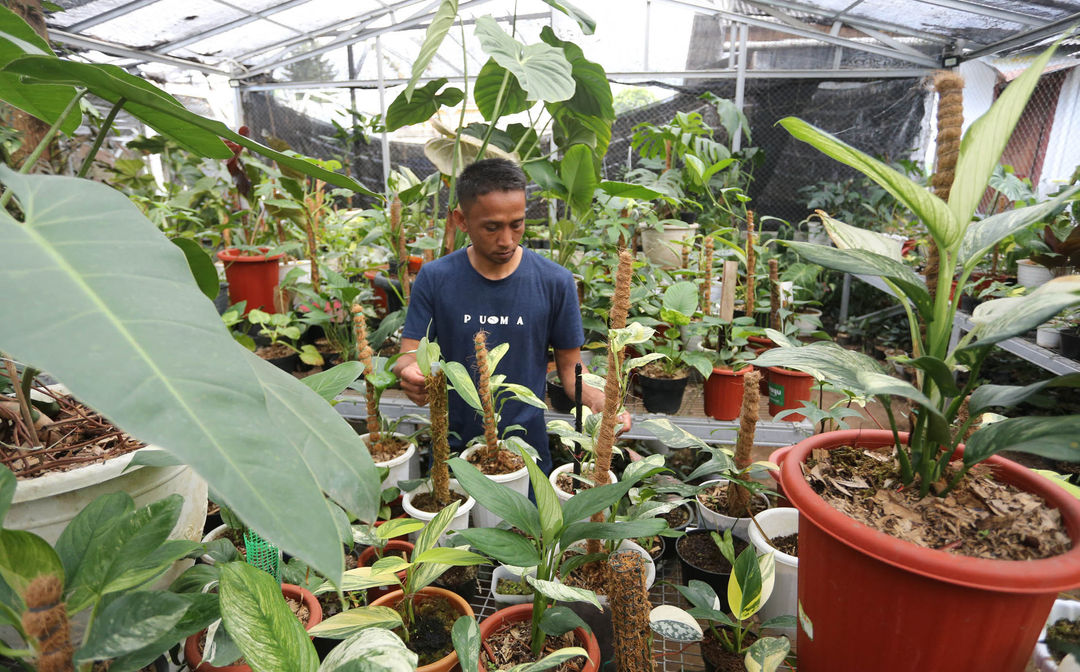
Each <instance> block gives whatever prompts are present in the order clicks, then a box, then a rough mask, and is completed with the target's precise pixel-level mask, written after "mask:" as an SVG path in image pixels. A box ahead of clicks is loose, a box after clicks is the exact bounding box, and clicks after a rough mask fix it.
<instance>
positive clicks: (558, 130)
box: [544, 102, 675, 175]
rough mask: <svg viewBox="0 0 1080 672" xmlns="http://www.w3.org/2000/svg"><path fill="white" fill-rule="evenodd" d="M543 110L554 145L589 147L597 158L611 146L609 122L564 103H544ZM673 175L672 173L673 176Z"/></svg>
mask: <svg viewBox="0 0 1080 672" xmlns="http://www.w3.org/2000/svg"><path fill="white" fill-rule="evenodd" d="M544 109H546V110H547V111H548V114H550V115H551V118H552V121H553V122H554V123H553V124H552V129H551V135H552V137H553V138H554V140H555V145H556V146H557V147H558V148H559V149H562V150H564V151H565V150H567V149H569V148H570V147H573V146H574V145H577V144H583V145H589V146H590V147H592V148H594V149H595V150H596V155H597V156H603V155H604V154H606V153H607V150H608V145H610V144H611V122H610V121H608V120H607V119H604V118H603V117H600V116H593V115H581V114H578V113H577V112H575V111H574V110H573V109H571V108H570V106H569V105H568V104H567V103H565V102H560V103H546V104H545V105H544ZM674 174H675V173H672V175H674Z"/></svg>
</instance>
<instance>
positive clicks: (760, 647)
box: [743, 637, 791, 672]
mask: <svg viewBox="0 0 1080 672" xmlns="http://www.w3.org/2000/svg"><path fill="white" fill-rule="evenodd" d="M790 650H791V642H789V641H788V639H787V637H762V638H761V639H759V640H757V641H755V642H754V643H753V644H751V645H750V648H748V649H747V650H746V656H744V658H743V663H744V664H745V665H746V672H776V670H777V669H779V668H780V665H782V664H783V662H784V659H785V658H787V655H788V651H790Z"/></svg>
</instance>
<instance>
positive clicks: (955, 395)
mask: <svg viewBox="0 0 1080 672" xmlns="http://www.w3.org/2000/svg"><path fill="white" fill-rule="evenodd" d="M1053 52H1054V48H1051V49H1049V50H1047V51H1045V52H1044V53H1043V54H1042V55H1040V56H1039V57H1038V58H1036V59H1035V61H1034V62H1033V63H1032V65H1031V66H1030V67H1029V68H1028V69H1027V70H1026V71H1025V72H1024V73H1023V74H1022V75H1021V76H1019V77H1017V78H1016V79H1015V80H1013V82H1012V83H1011V84H1010V85H1009V87H1008V88H1007V89H1006V90H1005V91H1004V92H1003V93H1002V95H1001V96H1000V97H998V99H997V100H996V101H995V102H994V104H993V105H992V106H991V108H990V109H989V111H987V113H986V114H984V115H983V116H982V117H980V118H979V119H978V120H977V121H975V123H973V124H972V125H971V126H970V128H969V129H968V131H967V133H965V134H964V137H963V139H962V141H961V143H960V149H959V156H958V160H957V164H956V170H955V179H954V180H953V183H952V188H951V191H950V192H949V196H948V200H947V201H946V200H943V199H942V198H940V197H939V196H937V195H935V194H934V193H931V192H930V191H928V190H927V189H926V188H925V187H923V186H921V185H919V184H917V183H916V182H914V181H913V180H911V179H910V178H908V177H906V176H904V175H902V174H901V173H899V172H897V171H896V170H894V169H893V168H891V167H889V166H887V165H886V164H884V163H882V162H881V161H878V160H877V159H874V158H872V157H870V156H868V155H866V154H864V153H862V152H860V151H859V150H857V149H855V148H853V147H851V146H849V145H847V144H845V143H843V142H841V141H840V140H838V139H837V138H835V137H833V136H831V135H829V134H827V133H825V132H824V131H821V130H819V129H817V128H814V127H813V126H811V125H810V124H808V123H806V122H805V121H802V120H800V119H796V118H792V117H789V118H786V119H783V120H781V121H780V124H781V125H783V126H784V128H786V129H787V130H788V132H790V133H791V134H792V135H793V136H795V137H796V138H797V139H799V140H802V141H804V142H807V143H809V144H811V145H813V146H814V147H815V148H817V149H818V150H820V151H822V152H824V153H825V154H827V155H828V156H831V157H832V158H834V159H836V160H838V161H840V162H842V163H845V164H847V165H848V166H851V167H852V168H855V169H856V170H858V171H860V172H862V173H863V174H864V175H866V176H867V177H869V178H870V179H872V180H873V181H874V182H876V183H877V184H878V185H880V186H881V187H882V188H883V189H885V190H886V191H888V192H889V193H890V194H892V195H893V196H894V197H895V198H896V199H897V200H898V201H900V202H901V203H903V204H904V205H905V206H906V207H907V208H908V209H910V210H911V211H912V212H913V213H914V214H915V215H916V216H917V217H918V218H919V219H921V220H922V222H923V223H924V224H925V226H926V228H927V231H928V233H929V236H930V238H931V240H932V241H933V244H934V246H936V248H937V251H938V254H939V256H940V263H939V271H938V273H937V276H936V277H933V276H931V277H929V278H927V279H925V280H924V278H923V277H921V276H920V275H918V274H916V272H915V271H914V270H913V269H912V268H910V267H909V266H907V265H905V264H904V263H903V260H902V258H901V257H900V255H899V252H898V251H897V250H896V248H895V244H893V241H891V240H890V239H888V238H886V237H885V236H883V235H882V234H879V233H875V232H873V231H868V230H865V229H859V228H856V227H853V226H849V225H848V224H845V223H843V222H840V221H838V220H835V219H832V218H831V217H823V222H824V224H825V227H826V229H827V230H828V232H829V235H830V237H831V238H832V239H833V242H834V243H835V244H836V247H835V248H832V247H825V246H821V245H814V244H811V243H805V242H795V241H786V242H785V243H784V244H786V245H788V246H790V247H791V248H792V249H794V250H795V251H796V252H797V253H799V254H800V255H801V256H803V257H804V258H805V259H806V260H808V261H810V262H813V263H816V264H820V265H822V266H825V267H827V268H831V269H835V270H839V271H844V272H848V273H863V274H867V275H873V276H878V277H881V278H882V279H883V280H884V281H885V283H886V284H887V285H888V286H889V288H890V289H891V290H892V294H893V295H894V296H896V297H897V299H898V300H899V302H900V305H901V306H903V308H904V312H905V314H906V315H907V321H908V330H909V332H910V335H911V341H912V344H913V349H914V353H913V355H914V357H913V358H910V359H908V358H904V359H903V361H902V363H904V364H906V365H908V366H912V367H915V368H916V369H917V380H916V384H915V385H912V384H909V383H906V382H904V381H901V380H897V379H895V378H892V377H891V376H887V375H885V374H883V373H881V372H880V371H879V369H878V367H877V364H876V363H875V361H874V360H873V359H872V358H870V357H868V356H866V355H862V354H861V353H856V352H852V351H849V350H845V349H843V348H841V347H840V346H837V345H835V344H832V343H813V344H810V345H807V346H804V347H798V348H790V347H781V348H776V349H773V350H770V351H767V352H765V353H763V354H762V355H761V356H759V357H758V359H757V361H756V362H755V363H756V364H760V365H761V366H786V367H789V368H793V369H798V370H800V371H805V372H807V373H811V374H813V375H815V376H816V377H818V378H824V379H827V380H830V381H832V382H834V383H836V384H837V385H838V386H840V387H842V388H844V389H847V390H851V391H853V392H856V393H858V394H867V395H873V396H875V397H880V398H881V399H883V401H884V405H885V408H886V410H887V411H888V412H889V414H890V424H891V425H892V429H893V435H894V437H895V447H896V456H897V460H898V462H899V468H900V477H901V480H902V482H903V484H904V485H905V486H914V485H917V487H918V489H919V494H920V496H926V495H928V494H930V493H931V492H932V491H933V492H934V493H935V494H937V495H940V496H943V495H944V494H946V493H947V492H949V491H950V490H952V489H953V488H954V487H955V486H956V485H957V484H958V483H959V482H960V480H961V479H962V478H963V477H964V475H965V474H967V472H968V471H969V470H970V469H971V467H972V466H974V465H975V464H977V463H979V462H981V461H982V460H984V459H986V458H987V457H990V456H991V455H994V454H995V453H998V452H1000V451H1002V450H1006V449H1009V450H1019V451H1023V452H1030V453H1035V454H1039V455H1042V456H1045V457H1050V458H1053V459H1063V460H1075V459H1076V457H1077V454H1076V436H1077V433H1078V432H1080V415H1072V416H1065V417H1054V418H1038V417H1019V418H1011V419H1008V420H1003V421H1001V422H995V423H992V424H986V425H984V426H982V427H980V428H978V429H976V430H975V432H974V433H973V434H970V437H969V438H968V439H967V440H966V448H965V450H964V454H963V462H962V464H961V465H960V467H959V468H958V469H957V470H956V471H955V473H954V475H952V476H951V477H949V478H947V479H946V468H947V466H948V465H949V462H950V460H951V459H952V456H953V453H954V449H955V448H956V446H957V445H958V443H959V442H960V441H962V440H964V438H963V437H964V436H965V435H967V434H968V430H969V429H971V427H972V425H973V424H974V423H975V422H976V421H977V420H978V418H979V416H980V415H981V414H982V413H983V412H984V411H986V410H988V409H989V408H991V407H996V406H1011V405H1013V404H1017V403H1020V402H1022V401H1023V400H1025V399H1027V398H1029V397H1030V396H1031V395H1033V394H1035V393H1036V392H1037V391H1038V390H1039V389H1041V388H1042V387H1044V386H1046V385H1047V384H1058V385H1073V384H1076V381H1075V380H1073V379H1072V378H1068V377H1066V378H1060V379H1058V380H1057V381H1056V382H1054V381H1051V382H1049V383H1047V382H1043V383H1036V384H1034V385H1028V386H1026V387H1019V386H1011V385H982V386H981V387H980V383H981V382H982V381H981V373H982V366H983V363H984V362H985V360H986V357H987V355H988V354H989V352H990V350H991V349H992V347H993V346H994V345H995V344H997V343H1000V342H1002V341H1004V340H1006V339H1008V338H1011V337H1013V336H1017V335H1019V334H1022V333H1024V332H1025V331H1028V330H1029V329H1033V328H1035V327H1036V326H1038V325H1039V324H1042V323H1043V322H1045V321H1046V320H1047V319H1049V318H1050V317H1052V316H1054V315H1056V314H1057V313H1059V312H1060V311H1061V310H1063V309H1065V308H1068V307H1070V306H1074V305H1077V304H1080V276H1075V275H1073V276H1065V277H1059V278H1056V279H1054V280H1052V281H1051V282H1049V283H1047V284H1045V285H1043V286H1042V287H1040V288H1038V289H1037V290H1035V291H1034V292H1032V293H1031V294H1030V295H1028V296H1021V297H1010V298H1003V299H996V300H992V301H987V302H985V303H982V304H981V305H979V306H978V307H977V308H976V309H975V312H974V313H973V315H972V321H973V322H974V326H973V328H972V330H971V331H969V332H968V333H967V334H965V335H964V336H963V338H961V339H959V341H957V342H956V343H955V344H953V343H952V341H951V336H952V331H953V326H954V323H955V318H956V311H957V309H958V306H959V300H960V292H953V291H952V286H953V283H954V282H955V283H956V285H957V286H963V285H964V284H965V283H966V282H967V280H968V278H969V276H970V275H971V273H972V272H973V271H974V270H975V268H976V267H977V266H978V264H979V263H980V262H981V261H982V259H983V258H984V257H985V256H986V255H987V254H988V253H989V251H990V250H991V249H992V248H993V247H994V245H995V244H996V243H998V242H999V241H1001V240H1002V239H1004V238H1005V237H1006V236H1008V235H1010V234H1012V233H1014V232H1016V231H1019V230H1021V229H1023V228H1024V227H1027V226H1029V225H1030V224H1031V223H1033V222H1036V221H1039V220H1042V219H1044V218H1046V217H1047V216H1049V215H1051V214H1052V213H1053V212H1055V211H1056V210H1058V209H1059V208H1061V207H1062V206H1063V205H1064V203H1065V202H1066V200H1068V199H1069V198H1071V197H1073V195H1074V194H1076V193H1077V191H1078V190H1080V187H1072V188H1070V189H1068V190H1066V191H1064V192H1062V193H1061V194H1059V195H1057V196H1056V197H1055V198H1053V199H1050V200H1048V201H1045V202H1042V203H1039V204H1036V205H1032V206H1028V207H1024V208H1018V209H1015V210H1010V211H1007V212H1003V213H1000V214H997V215H993V216H991V217H988V218H986V219H983V220H981V221H972V220H973V215H974V212H975V209H976V207H977V206H978V204H979V201H980V200H981V199H982V197H983V194H984V193H985V191H986V188H987V185H988V181H989V179H990V176H991V175H992V174H993V171H994V168H995V167H996V166H997V163H998V160H999V158H1000V156H1001V153H1002V151H1003V150H1004V148H1005V145H1006V143H1007V142H1008V140H1009V137H1010V136H1011V134H1012V131H1013V128H1014V127H1015V125H1016V123H1017V120H1018V119H1019V118H1020V115H1021V113H1022V112H1023V110H1024V108H1025V106H1026V104H1027V101H1028V98H1029V97H1030V96H1031V92H1032V91H1033V89H1034V87H1035V85H1036V83H1037V82H1038V80H1039V76H1040V74H1041V73H1042V69H1043V68H1044V67H1045V66H1046V63H1047V62H1048V60H1049V58H1050V56H1051V55H1052V54H1053ZM961 369H964V370H966V371H967V372H968V375H967V379H966V381H965V382H962V383H957V381H956V380H955V379H954V377H953V376H954V374H955V373H957V372H958V371H960V370H961ZM892 396H901V397H906V398H908V399H911V400H912V402H914V405H915V410H914V427H913V431H912V432H911V433H910V435H909V438H908V442H907V445H904V444H903V443H902V442H901V441H900V438H899V434H898V431H897V423H896V419H895V418H894V417H892V410H891V405H890V401H889V398H890V397H892ZM964 406H966V407H967V409H966V418H967V419H965V420H962V421H960V422H958V418H960V416H961V408H962V407H964ZM954 424H959V425H960V427H959V429H958V430H957V431H956V432H955V433H954V432H952V431H951V426H952V425H954Z"/></svg>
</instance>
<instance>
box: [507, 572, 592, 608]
mask: <svg viewBox="0 0 1080 672" xmlns="http://www.w3.org/2000/svg"><path fill="white" fill-rule="evenodd" d="M525 580H526V581H528V582H529V585H530V586H532V587H533V588H534V589H535V590H536V591H537V592H538V593H540V594H541V595H543V596H544V597H546V598H548V599H551V600H555V601H557V602H587V603H589V604H591V605H593V606H594V607H596V608H597V609H599V610H601V611H603V610H604V608H603V607H601V606H600V602H599V601H598V600H597V599H596V593H594V592H593V591H591V590H585V589H584V588H573V587H571V586H566V585H563V584H562V583H559V582H558V581H545V580H543V579H537V578H535V577H534V576H532V575H531V574H526V575H525Z"/></svg>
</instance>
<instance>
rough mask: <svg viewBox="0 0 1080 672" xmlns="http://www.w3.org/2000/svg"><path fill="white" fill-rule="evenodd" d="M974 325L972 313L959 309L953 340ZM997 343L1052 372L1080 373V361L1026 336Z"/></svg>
mask: <svg viewBox="0 0 1080 672" xmlns="http://www.w3.org/2000/svg"><path fill="white" fill-rule="evenodd" d="M974 326H975V325H974V323H972V321H971V315H969V314H967V313H963V312H960V311H957V312H956V321H955V323H954V324H953V342H954V343H955V342H956V341H957V340H959V338H960V333H961V332H967V331H971V329H972V328H973V327H974ZM996 345H997V347H999V348H1001V349H1002V350H1004V351H1006V352H1011V353H1012V354H1014V355H1016V356H1017V357H1019V358H1021V359H1024V360H1027V361H1029V362H1031V363H1032V364H1034V365H1035V366H1038V367H1041V368H1043V369H1046V370H1047V371H1049V372H1050V373H1053V374H1056V375H1059V376H1064V375H1066V374H1069V373H1080V362H1075V361H1073V360H1071V359H1069V358H1068V357H1063V356H1061V355H1059V354H1057V353H1055V352H1052V351H1050V350H1047V349H1046V348H1043V347H1041V346H1038V345H1036V344H1034V343H1032V342H1031V341H1029V340H1027V339H1026V338H1019V337H1013V338H1010V339H1007V340H1004V341H1001V342H1000V343H997V344H996Z"/></svg>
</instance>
